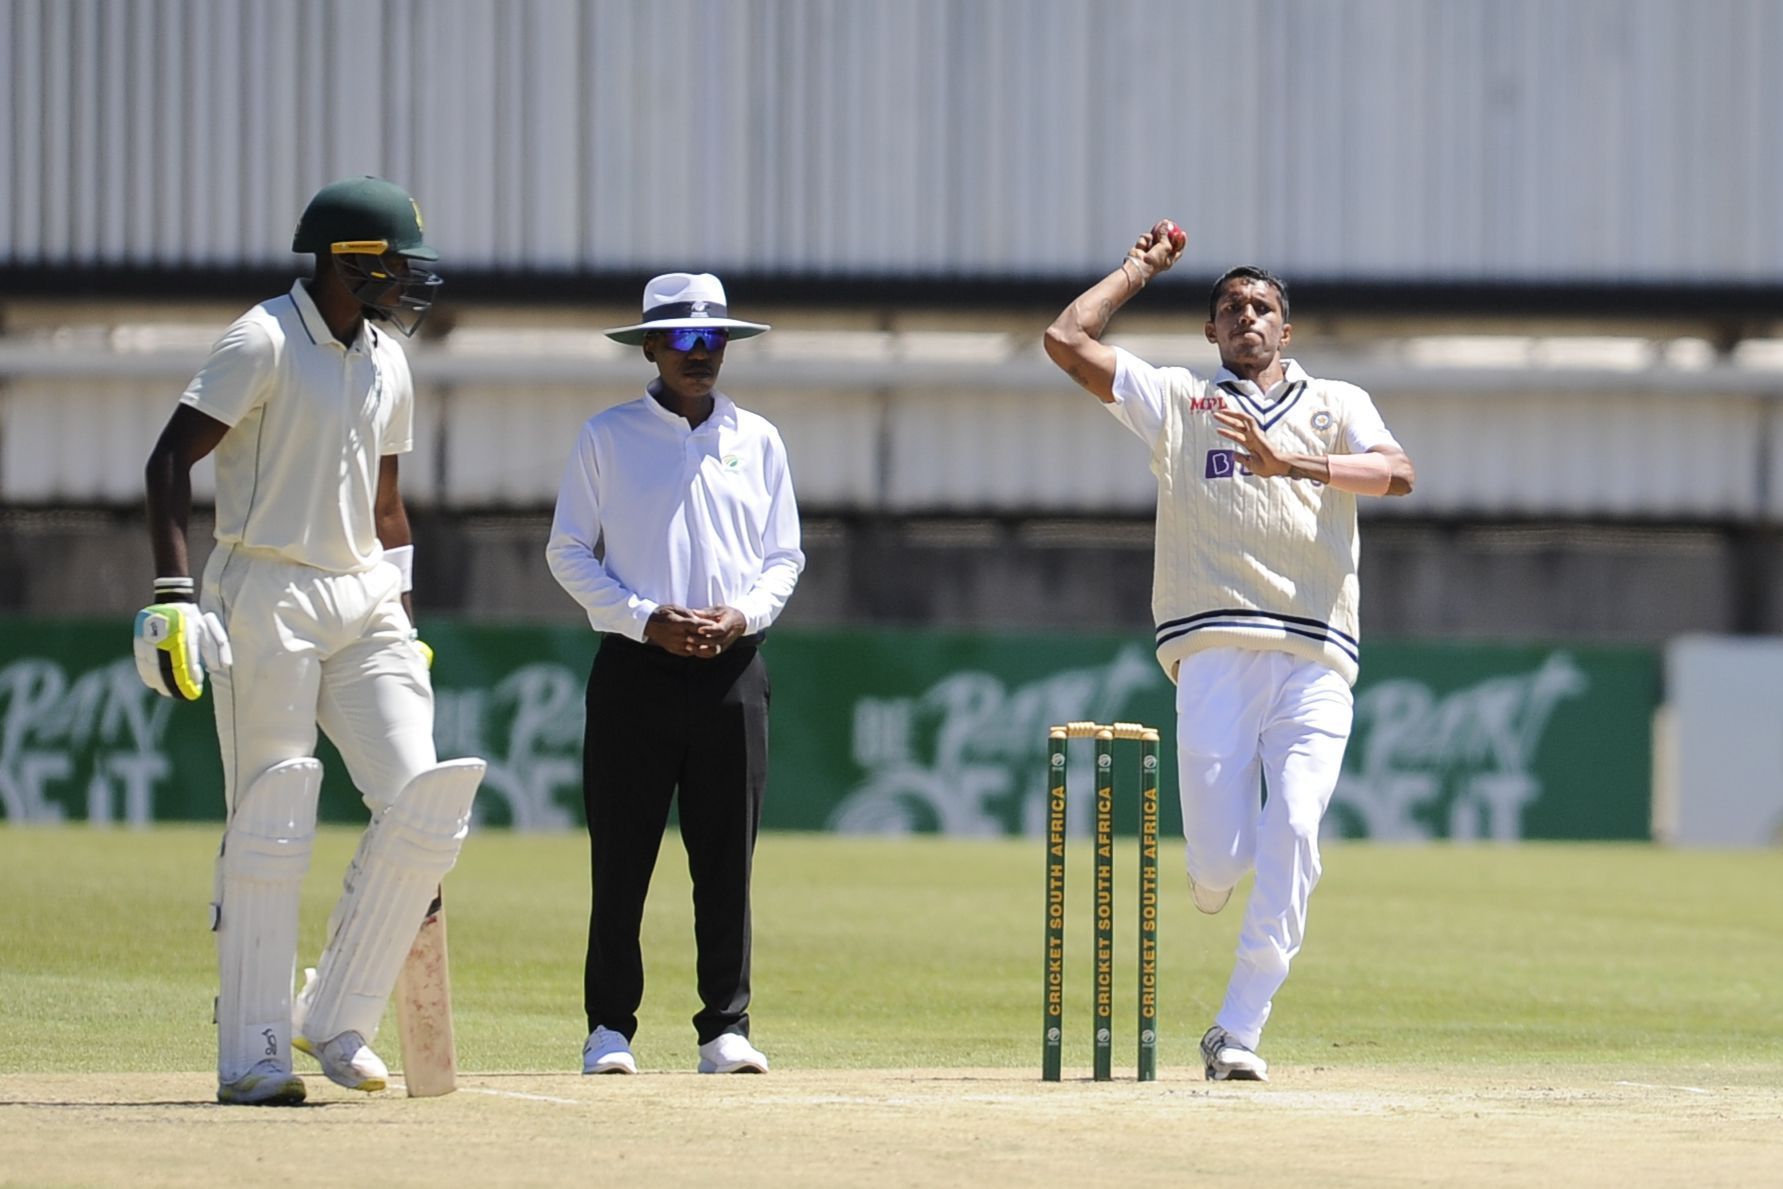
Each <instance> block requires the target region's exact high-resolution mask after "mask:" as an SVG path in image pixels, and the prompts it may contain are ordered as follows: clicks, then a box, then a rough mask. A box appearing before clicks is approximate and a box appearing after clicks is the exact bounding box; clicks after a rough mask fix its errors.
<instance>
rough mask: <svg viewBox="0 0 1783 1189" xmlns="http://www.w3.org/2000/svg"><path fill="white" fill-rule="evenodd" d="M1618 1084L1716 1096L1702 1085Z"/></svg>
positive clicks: (1638, 1088) (1639, 1088)
mask: <svg viewBox="0 0 1783 1189" xmlns="http://www.w3.org/2000/svg"><path fill="white" fill-rule="evenodd" d="M1616 1084H1617V1085H1618V1086H1633V1087H1634V1088H1635V1089H1637V1090H1682V1091H1683V1092H1684V1093H1686V1094H1706V1095H1708V1096H1710V1097H1714V1092H1713V1091H1711V1090H1704V1089H1702V1088H1701V1087H1700V1086H1655V1085H1653V1084H1652V1083H1651V1082H1617V1083H1616Z"/></svg>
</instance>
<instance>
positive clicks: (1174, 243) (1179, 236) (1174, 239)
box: [1164, 219, 1189, 252]
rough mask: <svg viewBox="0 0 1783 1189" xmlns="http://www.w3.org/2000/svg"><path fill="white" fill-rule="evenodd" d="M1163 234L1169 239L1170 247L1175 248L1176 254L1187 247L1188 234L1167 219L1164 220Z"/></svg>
mask: <svg viewBox="0 0 1783 1189" xmlns="http://www.w3.org/2000/svg"><path fill="white" fill-rule="evenodd" d="M1164 234H1165V235H1166V236H1168V237H1169V239H1170V246H1171V247H1172V248H1175V249H1176V250H1177V251H1178V252H1180V251H1182V250H1183V249H1184V248H1185V247H1187V246H1188V243H1189V233H1188V232H1186V231H1184V230H1183V229H1182V228H1180V227H1178V226H1177V225H1176V224H1175V223H1172V222H1171V221H1170V220H1169V219H1165V220H1164Z"/></svg>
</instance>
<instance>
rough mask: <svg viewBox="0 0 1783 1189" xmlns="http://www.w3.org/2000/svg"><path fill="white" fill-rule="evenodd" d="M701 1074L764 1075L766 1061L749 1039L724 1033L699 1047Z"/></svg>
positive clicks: (738, 1034) (766, 1067) (766, 1069)
mask: <svg viewBox="0 0 1783 1189" xmlns="http://www.w3.org/2000/svg"><path fill="white" fill-rule="evenodd" d="M700 1072H701V1073H766V1072H768V1059H767V1057H766V1056H764V1055H763V1053H762V1051H761V1050H760V1049H758V1048H756V1047H755V1046H754V1045H752V1044H750V1043H749V1038H748V1037H747V1036H743V1035H741V1034H740V1033H736V1032H726V1033H723V1034H722V1035H720V1036H718V1037H716V1038H714V1039H712V1040H709V1041H707V1042H706V1043H705V1044H703V1045H701V1046H700Z"/></svg>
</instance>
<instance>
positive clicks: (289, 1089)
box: [217, 1057, 304, 1106]
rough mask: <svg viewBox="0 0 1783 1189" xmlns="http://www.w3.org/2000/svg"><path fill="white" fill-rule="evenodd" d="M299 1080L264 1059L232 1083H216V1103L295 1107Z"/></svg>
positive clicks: (300, 1098)
mask: <svg viewBox="0 0 1783 1189" xmlns="http://www.w3.org/2000/svg"><path fill="white" fill-rule="evenodd" d="M303 1095H304V1090H303V1079H302V1078H300V1077H298V1076H297V1075H296V1074H294V1073H292V1072H291V1071H290V1070H289V1069H286V1068H284V1067H283V1066H281V1065H280V1064H279V1063H278V1062H277V1061H275V1060H273V1059H272V1058H271V1057H268V1058H267V1059H266V1060H264V1061H262V1062H260V1063H259V1064H258V1065H256V1066H254V1068H252V1069H250V1070H248V1072H246V1073H244V1074H242V1075H241V1076H240V1077H238V1078H236V1079H235V1080H234V1081H233V1082H218V1083H217V1101H218V1102H221V1103H223V1104H224V1105H226V1106H296V1105H297V1104H298V1103H300V1102H302V1101H303Z"/></svg>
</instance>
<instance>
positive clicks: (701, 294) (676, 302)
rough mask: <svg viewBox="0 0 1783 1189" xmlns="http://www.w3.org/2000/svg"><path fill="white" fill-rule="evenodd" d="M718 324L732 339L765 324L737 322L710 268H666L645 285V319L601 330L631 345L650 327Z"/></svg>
mask: <svg viewBox="0 0 1783 1189" xmlns="http://www.w3.org/2000/svg"><path fill="white" fill-rule="evenodd" d="M703 326H721V327H723V328H724V329H726V330H728V331H730V332H731V337H732V338H734V339H751V338H754V337H755V336H756V335H758V334H761V333H763V332H764V331H766V330H767V329H768V327H767V326H766V325H765V324H763V323H760V322H739V321H738V320H737V319H735V318H732V317H731V316H730V310H729V307H728V306H726V305H725V301H724V286H723V285H721V284H719V281H718V278H717V277H715V276H713V275H712V274H711V273H709V272H701V273H692V272H665V273H663V274H662V275H661V276H660V277H651V278H650V283H649V284H648V285H646V286H644V320H643V321H642V322H639V323H637V324H636V325H633V326H615V327H613V328H612V329H611V330H606V331H603V332H602V333H603V334H605V335H606V336H607V337H608V338H610V339H615V340H617V341H619V342H621V343H630V344H631V345H633V346H634V347H635V346H637V345H638V344H640V343H642V342H643V341H644V336H645V335H647V334H649V333H650V332H651V331H653V330H681V329H684V328H685V329H692V328H697V327H703Z"/></svg>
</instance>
